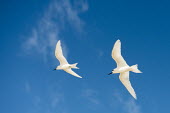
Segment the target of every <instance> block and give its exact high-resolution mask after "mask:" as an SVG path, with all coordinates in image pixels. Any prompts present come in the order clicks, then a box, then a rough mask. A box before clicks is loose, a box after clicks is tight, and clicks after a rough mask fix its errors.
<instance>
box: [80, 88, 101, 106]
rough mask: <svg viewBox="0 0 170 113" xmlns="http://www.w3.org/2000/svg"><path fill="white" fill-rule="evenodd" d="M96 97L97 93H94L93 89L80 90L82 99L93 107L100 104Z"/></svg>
mask: <svg viewBox="0 0 170 113" xmlns="http://www.w3.org/2000/svg"><path fill="white" fill-rule="evenodd" d="M97 95H98V93H97V91H95V90H93V89H84V90H82V97H84V98H85V99H87V100H88V101H89V102H90V103H91V104H93V105H99V104H100V100H99V99H98V97H97Z"/></svg>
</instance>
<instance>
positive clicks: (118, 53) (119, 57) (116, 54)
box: [112, 40, 128, 67]
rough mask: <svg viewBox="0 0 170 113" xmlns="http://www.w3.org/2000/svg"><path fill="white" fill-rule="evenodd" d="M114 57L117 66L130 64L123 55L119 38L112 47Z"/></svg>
mask: <svg viewBox="0 0 170 113" xmlns="http://www.w3.org/2000/svg"><path fill="white" fill-rule="evenodd" d="M112 58H113V59H114V60H115V61H116V64H117V67H124V66H128V65H127V63H126V61H125V60H124V58H123V57H122V55H121V42H120V40H117V41H116V42H115V44H114V47H113V49H112Z"/></svg>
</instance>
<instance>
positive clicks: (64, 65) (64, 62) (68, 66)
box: [54, 40, 82, 78]
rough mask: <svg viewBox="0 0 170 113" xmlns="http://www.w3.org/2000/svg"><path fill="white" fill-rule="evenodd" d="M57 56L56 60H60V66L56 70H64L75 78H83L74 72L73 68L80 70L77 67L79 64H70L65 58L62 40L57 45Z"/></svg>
mask: <svg viewBox="0 0 170 113" xmlns="http://www.w3.org/2000/svg"><path fill="white" fill-rule="evenodd" d="M55 56H56V58H57V59H58V60H59V62H60V65H59V66H57V67H56V68H55V69H54V70H64V71H66V72H67V73H69V74H71V75H73V76H76V77H79V78H82V77H81V76H79V75H78V74H76V73H75V72H74V71H73V70H72V68H74V69H79V68H78V67H76V65H77V64H78V63H75V64H69V63H68V62H67V60H66V58H65V57H64V56H63V52H62V48H61V42H60V40H59V41H58V42H57V44H56V49H55Z"/></svg>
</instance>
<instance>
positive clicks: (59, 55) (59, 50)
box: [55, 40, 68, 65]
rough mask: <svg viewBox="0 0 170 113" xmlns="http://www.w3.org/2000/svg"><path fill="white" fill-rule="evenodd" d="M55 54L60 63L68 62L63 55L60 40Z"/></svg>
mask: <svg viewBox="0 0 170 113" xmlns="http://www.w3.org/2000/svg"><path fill="white" fill-rule="evenodd" d="M55 56H56V58H57V59H58V60H59V62H60V65H64V64H68V62H67V60H66V58H65V57H64V56H63V52H62V48H61V43H60V40H59V41H58V42H57V44H56V49H55Z"/></svg>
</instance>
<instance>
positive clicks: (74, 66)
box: [71, 63, 79, 69]
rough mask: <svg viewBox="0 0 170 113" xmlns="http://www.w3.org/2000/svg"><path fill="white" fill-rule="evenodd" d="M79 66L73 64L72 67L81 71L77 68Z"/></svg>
mask: <svg viewBox="0 0 170 113" xmlns="http://www.w3.org/2000/svg"><path fill="white" fill-rule="evenodd" d="M77 64H78V63H75V64H72V65H71V68H74V69H79V68H78V67H76V66H77Z"/></svg>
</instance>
